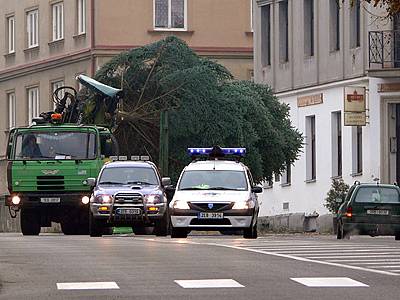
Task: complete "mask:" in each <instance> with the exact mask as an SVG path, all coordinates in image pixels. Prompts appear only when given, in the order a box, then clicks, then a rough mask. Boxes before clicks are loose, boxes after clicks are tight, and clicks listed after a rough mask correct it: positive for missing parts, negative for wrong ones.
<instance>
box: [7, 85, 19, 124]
mask: <svg viewBox="0 0 400 300" xmlns="http://www.w3.org/2000/svg"><path fill="white" fill-rule="evenodd" d="M7 98H8V128H9V129H12V128H14V127H15V125H16V118H17V115H16V111H15V93H9V94H7Z"/></svg>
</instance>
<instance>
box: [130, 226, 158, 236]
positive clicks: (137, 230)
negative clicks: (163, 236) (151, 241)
mask: <svg viewBox="0 0 400 300" xmlns="http://www.w3.org/2000/svg"><path fill="white" fill-rule="evenodd" d="M132 231H133V233H134V234H135V235H149V234H153V231H154V229H153V227H146V226H144V225H143V224H135V225H134V226H132Z"/></svg>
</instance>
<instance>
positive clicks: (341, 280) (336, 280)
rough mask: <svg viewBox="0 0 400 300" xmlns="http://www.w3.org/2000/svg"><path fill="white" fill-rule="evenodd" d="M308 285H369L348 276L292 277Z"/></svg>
mask: <svg viewBox="0 0 400 300" xmlns="http://www.w3.org/2000/svg"><path fill="white" fill-rule="evenodd" d="M290 279H291V280H293V281H296V282H298V283H301V284H303V285H305V286H308V287H369V286H368V285H366V284H364V283H362V282H359V281H356V280H353V279H351V278H348V277H314V278H312V277H311V278H290Z"/></svg>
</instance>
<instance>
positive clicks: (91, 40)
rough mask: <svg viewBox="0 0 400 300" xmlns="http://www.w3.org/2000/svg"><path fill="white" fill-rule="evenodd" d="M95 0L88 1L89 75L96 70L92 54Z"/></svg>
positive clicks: (93, 46) (93, 47)
mask: <svg viewBox="0 0 400 300" xmlns="http://www.w3.org/2000/svg"><path fill="white" fill-rule="evenodd" d="M94 5H95V0H91V1H90V52H91V56H90V60H91V76H92V77H93V76H94V74H95V72H96V60H95V56H94V50H95V36H94V35H95V28H94V26H95V16H94V14H95V7H94Z"/></svg>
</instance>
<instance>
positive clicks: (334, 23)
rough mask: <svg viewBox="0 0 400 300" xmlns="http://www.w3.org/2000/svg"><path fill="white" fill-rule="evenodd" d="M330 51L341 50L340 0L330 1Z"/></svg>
mask: <svg viewBox="0 0 400 300" xmlns="http://www.w3.org/2000/svg"><path fill="white" fill-rule="evenodd" d="M329 1H330V3H329V26H330V30H329V32H330V50H331V51H338V50H340V6H339V3H338V0H329Z"/></svg>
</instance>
